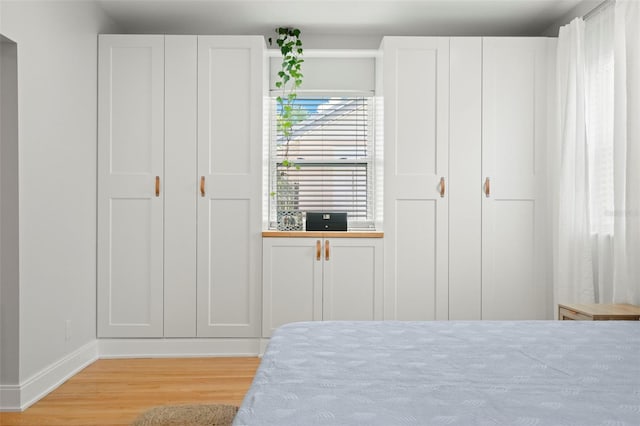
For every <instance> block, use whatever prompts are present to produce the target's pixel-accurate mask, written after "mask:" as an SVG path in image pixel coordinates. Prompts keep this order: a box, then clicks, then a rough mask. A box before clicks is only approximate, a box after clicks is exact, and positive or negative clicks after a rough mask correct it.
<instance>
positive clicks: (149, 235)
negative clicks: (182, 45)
mask: <svg viewBox="0 0 640 426" xmlns="http://www.w3.org/2000/svg"><path fill="white" fill-rule="evenodd" d="M98 72H99V79H98V80H99V82H98V92H99V93H98V99H99V105H98V127H99V131H98V158H99V164H98V259H97V262H98V275H97V280H98V308H97V310H98V337H160V336H162V333H163V330H162V327H163V318H162V315H163V313H162V309H163V306H162V303H163V294H162V291H163V205H162V204H163V185H164V182H163V148H164V147H163V141H164V124H163V122H164V121H163V120H164V117H163V110H164V36H128V35H127V36H123V35H102V36H100V37H99V59H98Z"/></svg>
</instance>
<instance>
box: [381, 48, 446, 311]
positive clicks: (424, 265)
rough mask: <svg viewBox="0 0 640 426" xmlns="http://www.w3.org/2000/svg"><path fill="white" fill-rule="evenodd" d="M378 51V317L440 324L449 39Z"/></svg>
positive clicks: (443, 286)
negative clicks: (381, 139)
mask: <svg viewBox="0 0 640 426" xmlns="http://www.w3.org/2000/svg"><path fill="white" fill-rule="evenodd" d="M382 48H383V63H384V68H383V79H384V113H385V127H384V134H385V147H384V159H385V170H384V198H385V201H384V222H385V230H384V231H385V244H384V247H385V253H384V262H385V263H384V264H385V268H384V276H385V279H384V289H385V290H384V319H397V320H433V319H447V318H448V236H447V232H448V200H447V193H446V184H447V174H448V126H449V122H448V119H449V118H448V110H449V105H448V102H449V39H448V38H436V37H434V38H431V37H385V38H384V40H383V43H382ZM443 185H444V186H443Z"/></svg>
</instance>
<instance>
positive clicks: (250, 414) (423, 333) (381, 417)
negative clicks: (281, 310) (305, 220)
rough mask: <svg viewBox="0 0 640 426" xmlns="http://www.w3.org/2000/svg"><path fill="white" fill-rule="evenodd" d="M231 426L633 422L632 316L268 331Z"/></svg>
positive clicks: (638, 373)
mask: <svg viewBox="0 0 640 426" xmlns="http://www.w3.org/2000/svg"><path fill="white" fill-rule="evenodd" d="M234 425H236V426H240V425H278V426H287V425H296V426H303V425H385V426H391V425H465V426H469V425H540V426H547V425H549V426H550V425H576V426H589V425H603V426H604V425H606V426H622V425H634V426H638V425H640V322H638V321H594V322H591V321H518V322H506V321H505V322H492V321H475V322H445V321H442V322H440V321H434V322H396V321H385V322H340V321H335V322H305V323H294V324H288V325H285V326H283V327H281V328H279V329H278V330H277V331H276V332H275V334H274V335H273V337H272V338H271V341H270V342H269V346H268V348H267V350H266V353H265V355H264V357H263V359H262V363H261V364H260V367H259V369H258V371H257V373H256V376H255V379H254V381H253V384H252V385H251V389H250V390H249V392H248V393H247V395H246V397H245V399H244V402H243V403H242V406H241V408H240V411H239V412H238V415H237V417H236V419H235V421H234Z"/></svg>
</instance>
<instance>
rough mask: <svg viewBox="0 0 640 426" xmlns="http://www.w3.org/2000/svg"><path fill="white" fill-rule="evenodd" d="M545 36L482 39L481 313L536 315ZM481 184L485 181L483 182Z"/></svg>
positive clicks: (540, 306) (540, 286) (542, 300)
mask: <svg viewBox="0 0 640 426" xmlns="http://www.w3.org/2000/svg"><path fill="white" fill-rule="evenodd" d="M546 55H547V52H546V40H545V39H536V38H485V39H484V40H483V104H482V111H483V112H482V117H483V122H482V128H483V133H482V141H483V148H482V170H483V175H484V177H485V178H488V179H489V181H488V184H489V188H488V189H489V194H488V196H487V194H485V196H483V197H482V200H483V201H482V318H483V319H501V320H507V319H544V318H546V316H547V314H546V312H547V286H546V284H545V282H546V280H545V273H544V271H545V269H544V264H543V262H542V256H541V253H540V250H541V248H542V243H541V241H542V240H541V238H543V235H544V234H545V233H546V232H547V231H546V229H545V228H544V220H543V213H544V206H543V204H542V200H543V198H542V193H541V190H543V189H544V187H545V183H544V179H543V177H544V171H543V170H542V167H543V164H544V152H543V146H544V145H543V143H544V137H545V135H546V131H545V126H546V124H545V111H546V109H545V106H546V104H545V100H546V73H547V69H546ZM485 189H487V188H485Z"/></svg>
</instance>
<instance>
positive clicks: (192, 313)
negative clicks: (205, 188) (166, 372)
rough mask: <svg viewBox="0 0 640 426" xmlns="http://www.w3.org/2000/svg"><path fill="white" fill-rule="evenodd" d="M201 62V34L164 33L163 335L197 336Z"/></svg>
mask: <svg viewBox="0 0 640 426" xmlns="http://www.w3.org/2000/svg"><path fill="white" fill-rule="evenodd" d="M197 65H198V37H197V36H192V35H173V36H169V35H168V36H165V118H164V120H165V142H164V145H165V146H164V149H165V162H164V164H165V170H164V173H165V181H166V183H165V185H164V197H165V204H164V241H165V250H164V296H165V297H164V337H195V336H196V309H195V303H196V235H197V229H196V221H195V217H196V205H197V197H198V186H197V178H196V173H197V171H196V161H195V159H196V158H197V155H198V154H197V138H196V130H197V120H198V113H197V99H198V80H197V75H198V69H197Z"/></svg>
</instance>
